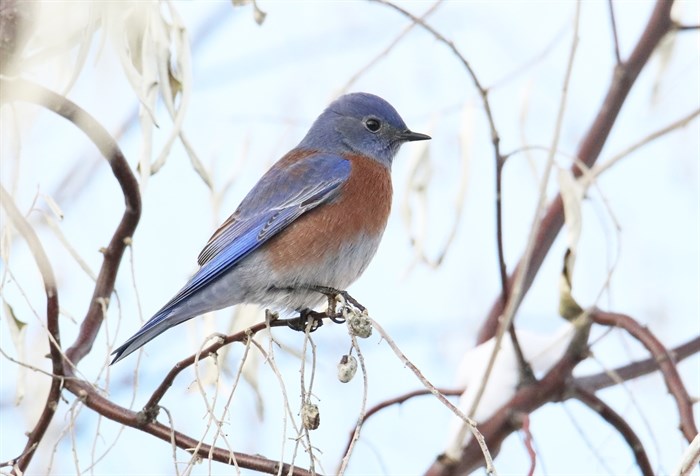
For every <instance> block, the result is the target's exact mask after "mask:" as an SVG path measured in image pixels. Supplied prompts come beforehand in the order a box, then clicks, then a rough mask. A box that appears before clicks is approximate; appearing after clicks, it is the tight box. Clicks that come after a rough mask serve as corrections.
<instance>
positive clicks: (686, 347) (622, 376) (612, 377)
mask: <svg viewBox="0 0 700 476" xmlns="http://www.w3.org/2000/svg"><path fill="white" fill-rule="evenodd" d="M698 352H700V336H697V337H695V338H694V339H691V340H689V341H688V342H686V343H685V344H681V345H679V346H678V347H675V348H673V349H669V351H668V353H669V354H670V357H671V359H672V360H673V361H674V362H675V363H676V364H677V363H678V362H680V361H682V360H684V359H686V358H688V357H690V356H691V355H695V354H697V353H698ZM657 370H659V361H658V360H657V359H656V358H654V357H651V358H649V359H644V360H638V361H637V362H632V363H630V364H627V365H623V366H622V367H618V368H616V369H613V370H609V371H606V372H600V373H598V374H595V375H587V376H585V377H579V378H577V379H575V380H574V382H573V385H575V386H577V387H579V388H582V389H584V390H585V391H587V392H595V391H596V390H601V389H603V388H608V387H612V386H613V385H617V384H619V383H620V382H625V381H628V380H633V379H636V378H637V377H641V376H643V375H647V374H650V373H652V372H656V371H657Z"/></svg>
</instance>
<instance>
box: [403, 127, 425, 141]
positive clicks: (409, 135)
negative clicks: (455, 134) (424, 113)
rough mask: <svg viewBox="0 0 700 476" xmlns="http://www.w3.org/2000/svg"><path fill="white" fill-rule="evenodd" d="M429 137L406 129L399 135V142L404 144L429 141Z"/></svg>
mask: <svg viewBox="0 0 700 476" xmlns="http://www.w3.org/2000/svg"><path fill="white" fill-rule="evenodd" d="M429 139H431V137H430V136H429V135H428V134H421V133H420V132H412V131H410V130H408V129H406V130H405V131H403V132H402V133H401V140H404V141H406V142H412V141H414V140H429Z"/></svg>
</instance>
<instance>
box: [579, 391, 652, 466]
mask: <svg viewBox="0 0 700 476" xmlns="http://www.w3.org/2000/svg"><path fill="white" fill-rule="evenodd" d="M571 396H572V397H573V398H575V399H576V400H579V401H580V402H581V403H583V404H584V405H586V406H587V407H588V408H590V409H591V410H593V411H594V412H596V413H597V414H598V415H600V417H601V418H602V419H603V420H605V421H606V422H608V423H609V424H610V426H612V427H613V428H615V429H616V430H617V432H618V433H620V436H622V437H623V438H624V439H625V441H626V442H627V444H628V445H629V447H630V449H631V450H632V453H633V454H634V458H635V460H636V461H637V466H639V470H640V471H641V473H642V474H644V475H645V476H653V474H654V470H653V469H652V467H651V463H650V462H649V457H648V456H647V453H646V451H645V450H644V446H643V445H642V441H641V440H640V439H639V437H638V436H637V434H636V433H635V432H634V430H633V429H632V427H631V426H629V424H627V422H626V421H625V419H624V418H623V417H622V416H621V415H620V414H619V413H617V412H616V411H615V410H613V409H612V408H611V407H610V406H609V405H608V404H607V403H605V402H604V401H603V400H601V399H600V398H598V397H597V396H596V395H595V394H594V393H593V392H589V391H587V390H584V389H583V388H580V387H575V386H574V388H573V393H572V395H571Z"/></svg>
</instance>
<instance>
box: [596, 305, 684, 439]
mask: <svg viewBox="0 0 700 476" xmlns="http://www.w3.org/2000/svg"><path fill="white" fill-rule="evenodd" d="M590 316H591V319H592V320H593V321H594V322H595V323H597V324H601V325H604V326H615V327H619V328H620V329H624V330H625V331H627V332H628V333H629V334H630V335H631V336H632V337H634V338H635V339H637V340H638V341H639V342H640V343H641V344H642V345H643V346H644V347H646V348H647V350H648V351H649V353H650V354H651V355H652V357H653V358H654V359H655V360H656V361H657V363H658V365H659V369H660V370H661V375H662V376H663V378H664V382H665V383H666V387H667V388H668V391H669V392H670V393H671V395H672V396H673V398H674V399H675V400H676V405H677V406H678V413H679V414H680V419H681V423H680V428H681V432H682V433H683V436H685V438H686V440H688V442H691V441H692V440H693V438H695V435H697V434H698V429H697V427H696V426H695V419H694V418H693V402H692V400H691V398H690V396H689V395H688V391H687V390H686V388H685V385H684V384H683V380H682V379H681V376H680V374H679V373H678V369H677V368H676V364H675V362H674V361H673V359H672V357H671V354H670V352H669V351H668V350H667V349H666V347H664V345H663V344H662V343H661V341H659V340H658V339H657V338H656V336H655V335H654V334H652V333H651V331H649V329H647V328H646V327H644V326H642V325H641V324H639V323H638V322H637V321H636V320H634V319H633V318H631V317H630V316H627V315H625V314H619V313H614V312H605V311H601V310H600V309H594V310H593V311H592V312H591V314H590Z"/></svg>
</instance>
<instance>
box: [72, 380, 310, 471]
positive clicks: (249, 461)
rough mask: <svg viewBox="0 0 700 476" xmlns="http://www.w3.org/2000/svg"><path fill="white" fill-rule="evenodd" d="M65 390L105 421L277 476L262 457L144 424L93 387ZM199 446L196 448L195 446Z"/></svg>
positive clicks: (80, 383)
mask: <svg viewBox="0 0 700 476" xmlns="http://www.w3.org/2000/svg"><path fill="white" fill-rule="evenodd" d="M65 388H66V389H67V390H68V391H70V392H71V393H73V394H74V395H76V396H77V397H78V398H80V399H81V400H82V401H83V404H84V405H85V406H86V407H88V408H90V409H92V410H94V411H96V412H97V413H99V414H100V415H102V416H104V417H105V418H109V419H110V420H113V421H115V422H117V423H121V424H122V425H126V426H129V427H132V428H137V429H139V430H141V431H143V432H145V433H148V434H150V435H153V436H155V437H157V438H160V439H161V440H163V441H165V442H167V443H168V444H170V443H171V442H172V443H173V444H174V445H175V446H177V447H178V448H180V449H183V450H185V451H191V450H192V449H193V448H196V447H197V448H198V449H197V453H196V454H197V455H199V456H200V457H202V458H208V457H209V456H210V455H211V458H212V459H213V460H214V461H218V462H220V463H225V464H233V459H232V458H233V457H235V460H236V463H237V464H238V466H240V467H241V468H246V469H253V470H256V471H261V472H264V473H269V474H277V472H278V467H279V462H278V461H273V460H270V459H267V458H263V457H262V456H254V455H248V454H244V453H231V452H230V451H228V450H225V449H222V448H212V447H211V446H209V445H207V444H199V442H198V441H197V440H195V439H194V438H192V437H190V436H187V435H185V434H183V433H180V432H178V431H175V430H173V429H171V428H170V427H168V426H165V425H163V424H161V423H158V422H152V423H145V424H144V422H143V418H142V417H141V415H140V413H137V412H134V411H131V410H128V409H126V408H124V407H121V406H119V405H116V404H114V403H112V402H111V401H109V400H108V399H106V398H104V397H103V396H102V395H100V394H99V393H98V392H97V390H95V388H94V387H92V386H91V385H90V384H88V383H87V382H84V381H80V380H66V382H65ZM198 445H199V446H198ZM284 472H285V473H288V474H292V475H295V476H311V473H310V472H309V471H306V470H304V469H301V468H293V467H291V466H290V465H287V464H285V465H284Z"/></svg>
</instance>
